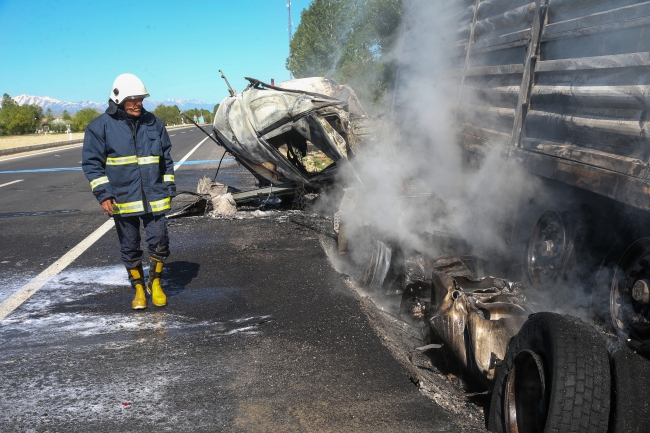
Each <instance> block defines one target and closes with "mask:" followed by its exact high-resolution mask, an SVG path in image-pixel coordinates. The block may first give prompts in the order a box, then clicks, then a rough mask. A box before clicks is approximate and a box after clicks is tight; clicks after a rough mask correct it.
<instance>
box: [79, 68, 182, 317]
mask: <svg viewBox="0 0 650 433" xmlns="http://www.w3.org/2000/svg"><path fill="white" fill-rule="evenodd" d="M148 96H149V93H148V92H147V89H146V87H145V86H144V84H143V83H142V81H140V79H139V78H138V77H136V76H135V75H133V74H122V75H120V76H118V77H117V78H116V79H115V82H114V83H113V87H112V88H111V92H110V96H109V100H108V108H107V109H106V112H105V113H104V114H102V115H100V116H99V117H98V118H97V119H95V120H93V121H92V122H91V123H90V124H89V125H88V127H87V128H86V134H85V136H84V144H83V151H82V164H81V166H82V168H83V171H84V173H85V175H86V178H87V179H88V181H89V182H90V188H91V189H92V192H93V194H94V195H95V197H96V198H97V200H98V201H99V203H100V204H101V207H102V209H103V210H104V211H105V212H106V213H108V214H109V215H112V216H113V219H114V221H115V228H116V230H117V236H118V238H119V241H120V252H121V259H122V262H123V263H124V265H125V266H126V270H127V273H128V275H129V281H130V282H131V285H132V286H133V288H134V289H135V298H134V299H133V302H132V303H131V308H133V309H134V310H141V309H144V308H146V307H147V298H146V295H145V290H146V291H147V293H149V294H150V295H151V302H152V303H153V304H154V305H156V306H158V307H163V306H165V305H166V304H167V296H166V295H165V291H164V290H163V288H162V286H161V285H160V277H161V275H162V271H163V264H164V262H165V259H167V257H168V256H169V237H168V234H167V220H166V218H165V212H167V211H168V210H169V209H170V207H171V199H172V197H174V196H175V195H176V185H175V183H174V162H173V161H172V157H171V154H170V151H171V141H170V139H169V135H168V134H167V130H166V129H165V125H164V124H163V122H162V121H161V120H160V119H159V118H157V117H156V116H154V115H153V114H152V113H150V112H148V111H147V110H145V109H144V107H143V106H142V101H143V99H144V98H146V97H148ZM140 220H142V223H143V225H144V229H145V233H146V238H145V240H146V242H147V245H148V247H149V258H150V266H149V278H148V280H147V283H146V284H145V281H144V272H143V270H142V258H143V252H142V249H141V248H140Z"/></svg>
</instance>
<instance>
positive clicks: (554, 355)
mask: <svg viewBox="0 0 650 433" xmlns="http://www.w3.org/2000/svg"><path fill="white" fill-rule="evenodd" d="M610 376H611V374H610V364H609V354H608V352H607V348H606V342H605V340H604V339H603V337H602V336H601V335H600V334H599V333H598V332H597V331H596V330H595V329H594V328H592V327H591V326H589V325H587V324H585V323H584V322H582V321H581V320H580V319H577V318H575V317H572V316H567V315H560V314H555V313H537V314H532V315H531V316H530V318H529V320H528V321H527V322H526V323H525V324H524V326H523V327H522V328H521V330H520V331H519V333H518V334H517V335H516V336H515V337H514V338H513V339H512V341H511V343H510V345H509V346H508V351H507V352H506V356H505V359H504V360H503V361H502V363H501V366H500V367H499V370H498V372H497V375H496V379H495V383H494V390H493V393H492V402H491V405H490V413H489V417H488V429H489V430H490V431H492V432H500V433H501V432H507V433H513V432H518V433H537V432H573V433H575V432H584V433H587V432H588V433H600V432H602V433H606V432H607V426H608V422H609V408H610V399H611V395H610V389H611V378H610Z"/></svg>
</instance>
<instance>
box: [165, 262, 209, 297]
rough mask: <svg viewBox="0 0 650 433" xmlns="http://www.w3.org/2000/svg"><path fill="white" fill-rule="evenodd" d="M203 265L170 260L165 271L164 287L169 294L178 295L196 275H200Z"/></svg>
mask: <svg viewBox="0 0 650 433" xmlns="http://www.w3.org/2000/svg"><path fill="white" fill-rule="evenodd" d="M200 267H201V265H199V264H198V263H194V262H185V261H178V262H168V263H165V270H164V271H163V272H164V273H163V287H165V292H166V293H167V296H176V295H178V294H180V293H181V292H182V291H183V290H185V286H187V285H188V284H190V283H191V282H192V280H193V279H194V277H196V276H197V275H199V268H200Z"/></svg>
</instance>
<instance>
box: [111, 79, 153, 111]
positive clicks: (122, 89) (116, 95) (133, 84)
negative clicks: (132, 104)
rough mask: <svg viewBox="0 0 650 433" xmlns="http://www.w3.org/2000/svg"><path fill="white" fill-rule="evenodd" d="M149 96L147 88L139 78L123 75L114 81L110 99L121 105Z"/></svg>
mask: <svg viewBox="0 0 650 433" xmlns="http://www.w3.org/2000/svg"><path fill="white" fill-rule="evenodd" d="M147 96H149V93H147V88H146V87H144V84H143V83H142V81H141V80H140V79H139V78H138V77H136V76H135V75H133V74H122V75H119V76H118V77H117V78H116V79H115V81H113V89H112V90H111V94H110V95H109V99H110V100H112V101H113V102H115V103H116V104H118V105H119V104H121V103H122V102H124V101H125V100H127V99H137V98H146V97H147Z"/></svg>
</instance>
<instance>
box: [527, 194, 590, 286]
mask: <svg viewBox="0 0 650 433" xmlns="http://www.w3.org/2000/svg"><path fill="white" fill-rule="evenodd" d="M588 214H589V211H588V208H586V207H584V206H577V205H574V206H572V207H570V208H569V210H567V211H565V212H561V213H560V212H558V211H557V210H553V209H551V210H548V211H546V212H544V213H543V214H542V216H541V217H539V220H537V223H536V224H535V228H534V229H533V232H532V233H531V235H530V238H529V239H528V242H527V243H526V247H525V249H524V260H523V265H524V267H523V271H524V276H525V277H526V280H527V281H528V283H529V284H530V285H532V286H533V287H535V288H537V289H545V290H548V289H550V288H555V287H557V283H558V281H560V280H562V281H564V282H565V283H567V282H569V280H570V279H571V277H573V279H574V280H577V281H571V283H572V284H575V283H576V282H578V281H579V280H580V277H579V276H577V275H574V274H575V273H576V269H577V268H580V267H583V266H585V263H579V262H581V261H584V259H585V257H578V256H579V255H580V254H579V253H580V251H579V250H581V248H582V247H583V243H584V241H585V239H586V237H587V232H588V230H589V224H588V222H587V219H586V217H585V215H588ZM577 265H579V266H577Z"/></svg>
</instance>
